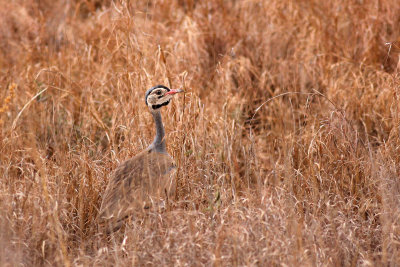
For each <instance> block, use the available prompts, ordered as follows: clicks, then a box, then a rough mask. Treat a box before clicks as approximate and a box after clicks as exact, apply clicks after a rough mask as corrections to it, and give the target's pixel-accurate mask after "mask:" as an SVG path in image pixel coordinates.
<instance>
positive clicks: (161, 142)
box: [150, 110, 167, 152]
mask: <svg viewBox="0 0 400 267" xmlns="http://www.w3.org/2000/svg"><path fill="white" fill-rule="evenodd" d="M151 114H152V115H153V119H154V122H155V124H156V137H155V138H154V141H153V143H152V144H151V145H150V147H152V148H154V150H155V151H157V152H166V151H167V150H166V146H165V138H164V137H165V131H164V125H163V123H162V119H161V113H160V110H156V111H153V112H151Z"/></svg>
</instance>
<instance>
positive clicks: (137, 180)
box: [99, 149, 176, 231]
mask: <svg viewBox="0 0 400 267" xmlns="http://www.w3.org/2000/svg"><path fill="white" fill-rule="evenodd" d="M174 174H175V164H174V161H173V159H172V158H171V156H170V155H169V154H167V153H160V152H155V151H153V150H152V149H147V150H145V151H143V152H141V153H139V154H138V155H136V156H135V157H133V158H131V159H129V160H127V161H125V162H123V163H122V164H121V165H120V166H118V167H117V169H116V170H115V171H114V173H113V175H112V177H111V179H110V181H109V183H108V186H107V188H106V191H105V194H104V197H103V201H102V204H101V208H100V213H99V223H100V225H103V226H106V227H107V228H108V229H111V231H112V230H115V229H116V228H119V227H120V226H121V225H122V223H123V221H124V219H126V218H127V217H129V216H130V215H132V214H133V213H135V212H142V210H143V209H146V208H149V207H151V206H152V203H160V202H162V201H165V200H166V198H167V197H168V196H170V197H171V196H173V195H174V193H175V186H176V182H175V175H174Z"/></svg>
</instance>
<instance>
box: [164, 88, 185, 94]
mask: <svg viewBox="0 0 400 267" xmlns="http://www.w3.org/2000/svg"><path fill="white" fill-rule="evenodd" d="M182 92H184V91H183V90H182V89H171V90H170V91H168V92H166V93H165V95H174V94H177V93H182Z"/></svg>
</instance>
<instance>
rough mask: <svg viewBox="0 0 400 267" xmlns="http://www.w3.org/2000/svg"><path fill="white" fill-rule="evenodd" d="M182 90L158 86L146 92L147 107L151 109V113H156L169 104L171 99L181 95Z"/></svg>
mask: <svg viewBox="0 0 400 267" xmlns="http://www.w3.org/2000/svg"><path fill="white" fill-rule="evenodd" d="M181 92H183V90H181V89H169V88H168V87H166V86H164V85H156V86H154V87H152V88H150V89H149V90H147V92H146V97H145V99H146V105H147V106H148V107H149V109H150V111H151V112H154V111H156V110H158V109H159V108H161V107H162V106H166V105H168V104H169V101H170V100H171V98H172V97H173V96H174V95H175V94H177V93H181Z"/></svg>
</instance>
